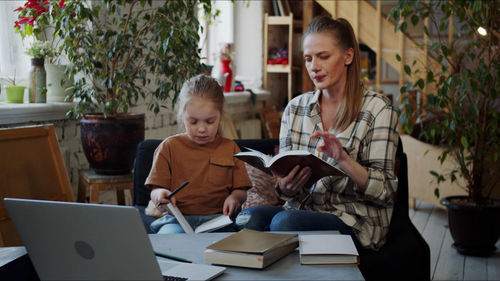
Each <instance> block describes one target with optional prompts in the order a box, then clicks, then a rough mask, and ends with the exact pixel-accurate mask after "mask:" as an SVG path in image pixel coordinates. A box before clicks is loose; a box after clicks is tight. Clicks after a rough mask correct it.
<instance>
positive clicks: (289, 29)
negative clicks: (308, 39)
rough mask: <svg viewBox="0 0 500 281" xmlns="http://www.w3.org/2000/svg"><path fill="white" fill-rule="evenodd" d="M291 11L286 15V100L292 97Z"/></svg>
mask: <svg viewBox="0 0 500 281" xmlns="http://www.w3.org/2000/svg"><path fill="white" fill-rule="evenodd" d="M292 64H293V13H290V15H289V16H288V81H287V83H288V95H287V96H288V101H290V100H291V99H292V97H293V96H292V95H293V93H292V75H293V73H292Z"/></svg>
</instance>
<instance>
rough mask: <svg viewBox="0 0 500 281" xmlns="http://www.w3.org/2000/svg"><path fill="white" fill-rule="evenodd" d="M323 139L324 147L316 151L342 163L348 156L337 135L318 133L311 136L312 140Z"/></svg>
mask: <svg viewBox="0 0 500 281" xmlns="http://www.w3.org/2000/svg"><path fill="white" fill-rule="evenodd" d="M319 137H321V138H322V139H323V142H324V145H322V146H318V147H317V148H316V150H318V151H319V152H322V153H324V154H325V155H328V156H329V157H331V158H333V159H335V161H337V162H340V161H342V160H344V159H345V157H346V154H345V153H344V149H343V148H342V144H341V143H340V141H339V139H337V137H335V135H333V134H330V133H325V132H319V131H318V132H316V133H314V134H312V135H311V138H319Z"/></svg>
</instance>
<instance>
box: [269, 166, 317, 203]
mask: <svg viewBox="0 0 500 281" xmlns="http://www.w3.org/2000/svg"><path fill="white" fill-rule="evenodd" d="M276 177H277V179H278V185H279V188H280V190H281V192H282V193H283V194H284V195H286V196H294V195H295V194H297V193H298V192H299V191H300V189H301V188H303V187H304V185H305V184H306V183H307V181H308V180H309V178H310V177H311V168H310V167H304V168H302V169H300V166H299V165H297V166H295V167H294V168H293V169H292V170H291V171H290V173H288V175H287V176H285V177H280V176H276Z"/></svg>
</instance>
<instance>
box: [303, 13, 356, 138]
mask: <svg viewBox="0 0 500 281" xmlns="http://www.w3.org/2000/svg"><path fill="white" fill-rule="evenodd" d="M313 33H326V34H330V35H331V36H332V37H333V39H334V40H335V41H336V42H337V44H338V46H339V47H340V48H342V49H343V50H344V51H345V50H348V49H349V48H352V49H353V51H354V58H353V60H352V62H351V64H350V65H349V66H348V67H347V82H346V85H345V89H344V98H343V99H342V103H341V104H340V106H339V110H338V111H337V115H336V116H335V120H336V122H335V129H337V130H339V131H340V132H342V131H344V130H345V129H347V127H349V124H351V123H352V122H353V121H354V120H356V117H357V116H358V113H359V112H360V111H361V105H362V101H363V92H362V90H363V89H362V84H361V74H360V69H361V66H360V59H359V46H358V41H357V40H356V36H355V35H354V31H353V29H352V26H351V24H350V23H349V22H348V21H347V20H346V19H343V18H337V19H333V18H332V17H330V16H319V17H315V18H314V19H313V20H312V21H311V23H309V25H308V26H307V30H306V32H305V34H304V37H303V38H306V37H307V35H310V34H313Z"/></svg>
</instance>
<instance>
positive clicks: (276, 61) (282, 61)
mask: <svg viewBox="0 0 500 281" xmlns="http://www.w3.org/2000/svg"><path fill="white" fill-rule="evenodd" d="M267 64H288V57H281V58H275V59H273V60H267Z"/></svg>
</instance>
